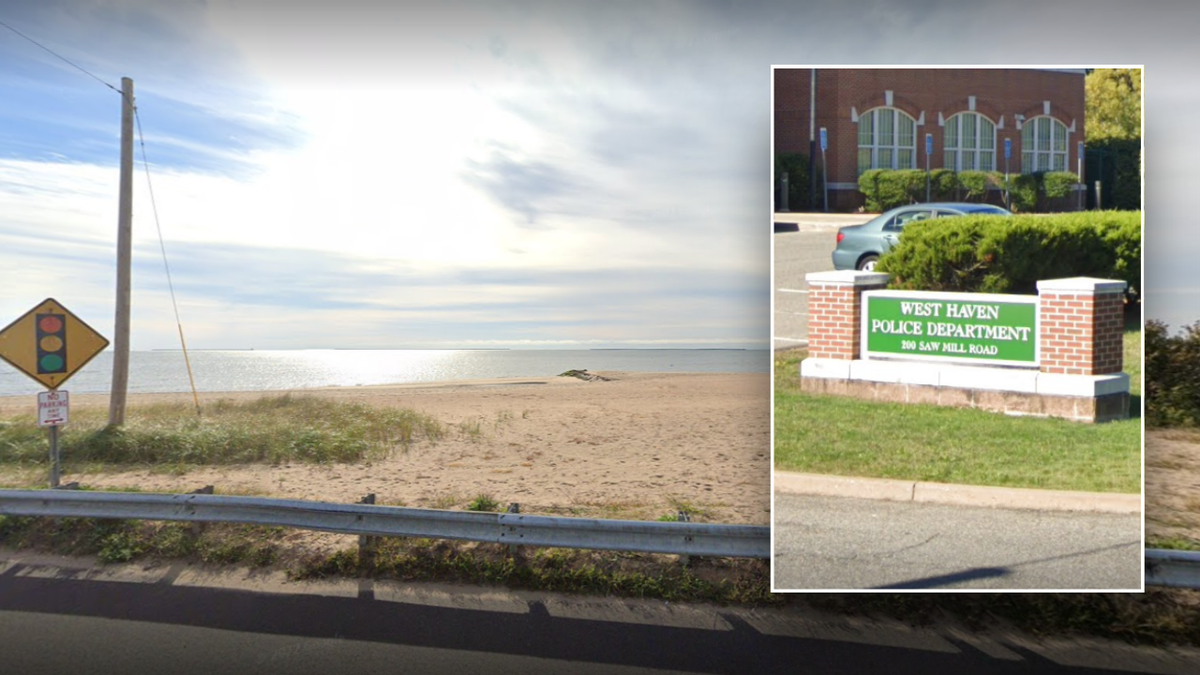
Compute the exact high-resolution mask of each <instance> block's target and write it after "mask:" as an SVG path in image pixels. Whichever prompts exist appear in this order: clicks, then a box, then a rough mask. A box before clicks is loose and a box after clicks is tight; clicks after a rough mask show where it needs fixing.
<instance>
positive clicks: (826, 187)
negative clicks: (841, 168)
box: [821, 127, 829, 212]
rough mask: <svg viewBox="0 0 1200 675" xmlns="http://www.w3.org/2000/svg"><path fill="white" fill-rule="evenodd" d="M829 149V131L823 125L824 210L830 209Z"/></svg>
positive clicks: (822, 185)
mask: <svg viewBox="0 0 1200 675" xmlns="http://www.w3.org/2000/svg"><path fill="white" fill-rule="evenodd" d="M828 149H829V132H827V131H825V127H821V192H822V195H823V196H822V200H823V202H822V204H823V207H822V209H821V210H822V211H826V212H828V211H829V168H828V167H827V166H826V164H825V151H826V150H828Z"/></svg>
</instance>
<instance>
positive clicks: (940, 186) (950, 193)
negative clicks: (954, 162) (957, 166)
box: [929, 169, 961, 202]
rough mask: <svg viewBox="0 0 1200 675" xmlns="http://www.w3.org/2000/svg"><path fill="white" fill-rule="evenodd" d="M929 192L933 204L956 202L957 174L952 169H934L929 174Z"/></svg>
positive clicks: (957, 199) (957, 190)
mask: <svg viewBox="0 0 1200 675" xmlns="http://www.w3.org/2000/svg"><path fill="white" fill-rule="evenodd" d="M929 184H930V188H929V189H930V192H931V193H932V197H931V198H932V199H933V201H935V202H957V201H961V200H960V199H959V197H958V192H959V185H958V174H957V173H955V172H954V170H953V169H934V170H933V171H930V172H929Z"/></svg>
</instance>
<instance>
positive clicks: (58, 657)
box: [0, 563, 1200, 675]
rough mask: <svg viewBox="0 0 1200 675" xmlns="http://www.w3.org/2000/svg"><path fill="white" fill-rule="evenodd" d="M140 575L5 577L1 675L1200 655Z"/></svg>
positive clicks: (384, 589) (1084, 664)
mask: <svg viewBox="0 0 1200 675" xmlns="http://www.w3.org/2000/svg"><path fill="white" fill-rule="evenodd" d="M5 568H7V569H5ZM128 569H131V570H132V571H130V572H125V573H120V572H119V573H116V574H109V575H107V578H94V577H95V575H94V574H92V573H91V572H89V571H88V570H73V569H68V568H64V567H62V566H61V565H59V566H56V565H43V564H28V563H17V564H8V565H3V564H0V570H3V571H2V572H0V662H2V663H3V666H2V667H3V670H4V672H5V673H20V674H21V675H41V674H51V673H53V674H55V675H59V674H61V673H71V674H72V675H87V674H90V673H171V675H188V674H191V673H196V674H198V675H199V674H202V675H212V673H222V674H229V675H236V674H240V673H277V672H279V673H288V674H289V675H305V674H307V673H314V674H315V673H320V674H322V675H330V674H332V673H339V674H340V673H376V672H378V673H523V674H528V675H540V674H543V673H545V674H549V673H581V674H583V675H589V674H593V673H623V674H630V675H632V674H635V673H646V674H648V673H668V672H669V673H706V674H707V673H739V674H741V673H756V674H757V673H788V674H789V675H791V674H794V673H798V672H803V673H870V672H887V673H892V674H897V675H903V674H906V673H941V672H946V673H983V672H986V673H996V674H1006V673H1014V674H1016V673H1022V674H1028V673H1076V674H1080V675H1083V674H1087V675H1091V674H1097V675H1099V674H1100V673H1104V674H1106V675H1120V674H1121V673H1164V674H1170V675H1176V674H1178V675H1184V674H1186V673H1190V672H1192V665H1191V663H1194V660H1195V659H1196V658H1200V650H1184V651H1174V652H1167V651H1164V650H1155V649H1148V648H1134V647H1130V646H1128V645H1125V644H1121V643H1112V642H1103V641H1098V640H1089V639H1079V638H1076V639H1070V640H1067V639H1063V640H1044V641H1043V640H1034V639H1032V638H1029V637H1027V636H1022V635H1020V634H1018V633H1015V632H1013V631H1000V630H997V631H996V632H991V633H972V632H967V631H965V630H964V629H962V628H961V627H958V626H954V625H950V624H947V625H944V626H924V627H913V626H908V625H905V624H902V623H899V622H895V621H885V620H873V619H864V618H854V617H842V616H835V615H830V614H823V613H818V612H815V611H814V610H811V609H806V608H804V607H803V606H791V607H784V608H757V609H749V608H728V607H712V606H705V605H695V606H693V605H679V604H676V603H665V602H658V601H640V600H624V599H617V598H594V597H586V596H562V595H554V594H535V593H520V592H513V591H507V590H505V589H499V588H476V587H467V586H459V587H454V586H423V585H420V584H400V583H389V582H378V581H375V582H372V581H367V580H363V581H354V580H349V581H340V582H321V583H318V584H313V585H304V584H291V585H290V587H289V585H283V586H279V585H277V586H276V587H273V588H271V590H269V591H249V590H244V589H239V588H225V587H221V586H220V580H219V579H215V580H214V579H213V578H211V577H204V576H203V575H201V576H193V577H192V578H191V579H190V580H185V577H186V576H187V575H186V574H180V573H179V572H178V570H175V569H174V568H169V569H159V570H158V571H157V572H155V571H148V572H146V571H142V570H141V569H140V568H139V567H137V566H132V567H129V568H128ZM89 576H91V577H93V578H88V577H89ZM115 579H119V580H115Z"/></svg>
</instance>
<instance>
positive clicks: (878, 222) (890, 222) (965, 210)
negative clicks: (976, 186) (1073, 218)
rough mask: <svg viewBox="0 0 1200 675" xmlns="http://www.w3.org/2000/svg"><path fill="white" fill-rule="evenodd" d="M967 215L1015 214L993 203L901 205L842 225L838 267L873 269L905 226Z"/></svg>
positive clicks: (835, 255) (836, 256) (836, 259)
mask: <svg viewBox="0 0 1200 675" xmlns="http://www.w3.org/2000/svg"><path fill="white" fill-rule="evenodd" d="M964 215H999V216H1011V215H1012V214H1011V213H1010V212H1008V211H1006V210H1005V209H1002V208H1000V207H999V206H992V205H991V204H967V203H958V202H950V203H937V204H911V205H909V206H898V207H896V208H894V209H892V210H891V211H885V212H884V213H881V214H879V215H878V216H875V217H874V218H872V219H871V220H869V221H867V222H865V223H863V224H862V225H848V226H846V227H842V228H838V234H837V248H835V249H834V250H833V268H834V269H835V270H862V271H864V272H871V271H873V270H874V269H875V263H876V261H878V260H879V256H881V255H883V254H884V252H885V251H888V250H891V248H892V247H894V246H895V245H896V244H897V243H899V241H900V233H901V232H902V231H903V230H904V226H905V225H908V224H909V223H914V222H916V221H918V220H929V219H930V218H945V217H948V216H964Z"/></svg>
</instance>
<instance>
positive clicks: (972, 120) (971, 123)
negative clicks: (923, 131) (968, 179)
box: [942, 112, 996, 171]
mask: <svg viewBox="0 0 1200 675" xmlns="http://www.w3.org/2000/svg"><path fill="white" fill-rule="evenodd" d="M942 137H943V139H944V140H945V144H944V145H945V153H946V154H945V157H944V162H945V163H944V164H943V166H944V167H946V168H947V169H951V170H953V171H992V170H994V169H995V168H996V125H995V124H993V123H992V121H991V120H989V119H988V118H986V117H984V116H983V115H980V114H979V113H974V112H964V113H959V114H957V115H955V116H954V117H951V118H950V119H948V120H946V126H945V127H944V129H943V136H942Z"/></svg>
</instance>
